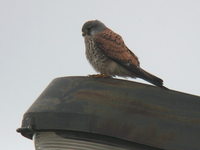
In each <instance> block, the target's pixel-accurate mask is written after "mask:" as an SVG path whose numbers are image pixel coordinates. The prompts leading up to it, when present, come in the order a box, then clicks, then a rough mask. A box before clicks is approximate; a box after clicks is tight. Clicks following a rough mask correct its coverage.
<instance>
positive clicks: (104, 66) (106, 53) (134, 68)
mask: <svg viewBox="0 0 200 150" xmlns="http://www.w3.org/2000/svg"><path fill="white" fill-rule="evenodd" d="M82 36H83V37H84V42H85V49H86V57H87V59H88V61H89V63H90V64H91V65H92V66H93V68H94V69H95V70H96V71H97V72H98V73H100V74H96V75H91V76H92V77H115V76H119V77H125V78H126V77H131V78H141V79H143V80H145V81H147V82H149V83H151V84H153V85H155V86H158V87H161V88H164V89H167V88H166V87H165V86H163V80H162V79H160V78H159V77H156V76H155V75H153V74H151V73H149V72H147V71H145V70H144V69H142V68H141V67H140V62H139V59H138V57H137V56H136V55H135V54H134V53H133V52H132V51H131V50H130V49H129V48H128V47H127V46H126V44H125V42H124V40H123V38H122V37H121V36H120V35H119V34H117V33H115V32H114V31H112V30H111V29H110V28H108V27H107V26H106V25H105V24H104V23H102V22H101V21H99V20H89V21H87V22H85V23H84V24H83V26H82Z"/></svg>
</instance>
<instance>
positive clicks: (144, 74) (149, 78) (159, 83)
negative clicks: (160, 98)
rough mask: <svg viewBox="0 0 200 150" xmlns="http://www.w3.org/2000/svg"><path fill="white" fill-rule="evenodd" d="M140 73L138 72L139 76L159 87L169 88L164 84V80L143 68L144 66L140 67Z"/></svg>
mask: <svg viewBox="0 0 200 150" xmlns="http://www.w3.org/2000/svg"><path fill="white" fill-rule="evenodd" d="M139 70H140V71H139V74H138V77H139V78H142V79H144V80H146V81H148V82H150V83H152V84H154V85H156V86H158V87H161V88H164V89H167V88H166V87H164V86H163V80H162V79H160V78H158V77H156V76H154V75H152V74H150V73H148V72H147V71H145V70H143V69H142V68H139Z"/></svg>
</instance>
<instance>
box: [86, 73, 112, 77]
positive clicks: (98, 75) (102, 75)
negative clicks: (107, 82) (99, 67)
mask: <svg viewBox="0 0 200 150" xmlns="http://www.w3.org/2000/svg"><path fill="white" fill-rule="evenodd" d="M88 77H93V78H111V76H109V75H107V74H91V75H88Z"/></svg>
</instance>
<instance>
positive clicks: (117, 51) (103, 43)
mask: <svg viewBox="0 0 200 150" xmlns="http://www.w3.org/2000/svg"><path fill="white" fill-rule="evenodd" d="M94 42H95V45H96V46H97V47H98V48H99V49H100V50H102V51H103V52H104V54H105V55H106V56H108V57H109V58H111V59H112V60H114V61H116V62H117V63H119V64H121V65H122V66H124V67H125V68H126V69H127V70H129V71H131V72H133V73H134V75H136V76H137V77H139V78H142V79H144V80H146V81H148V82H151V83H152V84H155V85H157V86H159V87H164V86H163V80H162V79H160V78H158V77H156V76H154V75H152V74H150V73H148V72H146V71H145V70H143V69H142V68H140V63H139V60H138V58H137V56H136V55H135V54H133V53H132V52H131V51H130V50H129V49H128V48H127V47H126V45H125V44H124V41H123V39H122V38H121V36H120V35H118V34H116V33H114V32H113V31H112V30H110V29H106V30H104V31H103V32H101V33H98V34H96V35H95V37H94Z"/></svg>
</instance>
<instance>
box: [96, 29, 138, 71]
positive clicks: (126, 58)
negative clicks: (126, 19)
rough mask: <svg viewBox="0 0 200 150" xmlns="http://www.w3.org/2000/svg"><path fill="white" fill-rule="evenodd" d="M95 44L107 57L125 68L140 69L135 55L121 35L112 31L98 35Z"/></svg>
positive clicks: (105, 31)
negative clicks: (133, 67)
mask: <svg viewBox="0 0 200 150" xmlns="http://www.w3.org/2000/svg"><path fill="white" fill-rule="evenodd" d="M94 42H95V44H96V45H97V47H98V48H100V49H101V50H102V51H103V52H104V54H105V55H107V56H108V57H110V58H111V59H113V60H115V61H116V62H118V63H119V64H121V65H123V66H126V67H128V66H130V65H131V66H135V67H139V65H140V63H139V60H138V58H137V56H136V55H135V54H133V53H132V52H131V51H130V50H129V49H128V48H127V47H126V45H125V44H124V41H123V39H122V38H121V36H120V35H118V34H116V33H115V32H113V31H112V30H110V29H106V30H104V31H103V32H101V33H98V34H96V35H95V37H94Z"/></svg>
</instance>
